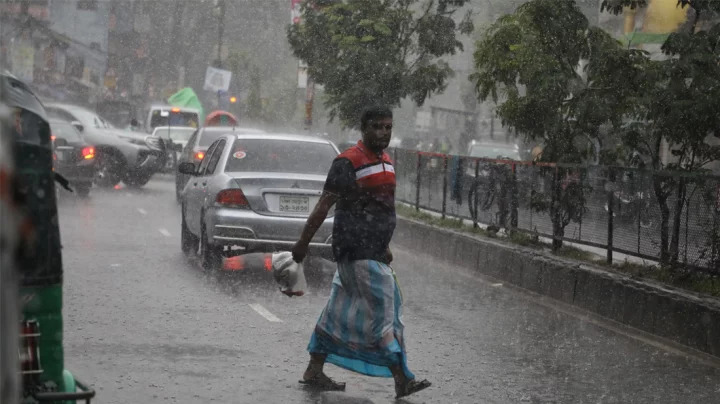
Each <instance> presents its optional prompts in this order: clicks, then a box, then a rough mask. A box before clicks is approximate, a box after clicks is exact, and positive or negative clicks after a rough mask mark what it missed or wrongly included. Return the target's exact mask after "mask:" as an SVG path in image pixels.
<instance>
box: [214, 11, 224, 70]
mask: <svg viewBox="0 0 720 404" xmlns="http://www.w3.org/2000/svg"><path fill="white" fill-rule="evenodd" d="M215 1H216V4H217V8H218V53H217V59H218V66H217V67H218V69H221V68H222V43H223V30H224V29H225V0H215Z"/></svg>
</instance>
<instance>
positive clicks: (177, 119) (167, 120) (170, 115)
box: [150, 109, 199, 128]
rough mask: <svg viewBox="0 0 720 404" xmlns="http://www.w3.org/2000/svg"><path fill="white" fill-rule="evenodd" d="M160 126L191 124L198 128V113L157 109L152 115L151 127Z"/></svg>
mask: <svg viewBox="0 0 720 404" xmlns="http://www.w3.org/2000/svg"><path fill="white" fill-rule="evenodd" d="M158 126H191V127H194V128H197V127H198V126H199V122H198V115H197V113H195V112H185V111H181V112H172V111H170V110H167V109H164V110H159V109H156V110H154V111H153V112H152V114H151V116H150V127H151V128H157V127H158Z"/></svg>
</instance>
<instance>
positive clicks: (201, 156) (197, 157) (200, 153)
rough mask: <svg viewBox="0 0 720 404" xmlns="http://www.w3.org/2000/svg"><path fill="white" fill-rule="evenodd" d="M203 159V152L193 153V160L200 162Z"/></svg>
mask: <svg viewBox="0 0 720 404" xmlns="http://www.w3.org/2000/svg"><path fill="white" fill-rule="evenodd" d="M204 157H205V152H201V151H199V152H195V160H197V161H202V159H203V158H204Z"/></svg>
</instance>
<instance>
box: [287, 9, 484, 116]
mask: <svg viewBox="0 0 720 404" xmlns="http://www.w3.org/2000/svg"><path fill="white" fill-rule="evenodd" d="M466 2H467V0H424V1H420V0H362V1H360V0H348V1H334V2H328V1H324V2H323V4H312V1H310V2H305V4H304V6H303V9H302V21H303V22H302V23H301V24H295V25H291V26H290V27H288V32H287V36H288V40H289V42H290V46H291V48H292V50H293V53H294V55H295V56H296V57H298V58H299V59H301V60H304V61H305V62H306V63H307V64H308V72H309V75H310V77H312V79H313V80H314V81H315V82H316V83H318V84H322V85H324V87H325V97H326V98H325V105H326V107H327V108H328V110H329V115H330V119H331V120H332V119H333V118H335V117H339V118H340V121H341V122H342V123H343V125H345V126H346V127H355V126H357V122H358V117H359V114H360V112H361V111H362V109H363V108H365V107H366V106H367V105H369V104H378V103H383V104H387V105H398V104H399V102H400V100H401V99H403V98H405V97H407V96H410V97H411V98H412V99H413V100H414V101H415V102H416V103H417V104H422V103H423V102H424V100H425V99H426V97H427V96H428V95H429V94H431V93H433V92H437V91H442V90H443V89H444V88H445V86H446V80H447V78H448V76H450V74H451V73H452V70H451V69H450V67H449V66H448V64H447V63H446V62H444V61H443V60H441V59H440V58H441V57H442V56H445V55H448V54H454V53H455V52H456V51H458V50H462V44H461V43H460V41H458V40H457V35H458V34H467V33H470V32H471V31H472V23H471V22H470V18H469V17H470V14H469V12H468V14H467V15H466V16H465V18H464V19H463V20H462V22H460V23H457V22H456V20H455V13H456V12H457V11H458V9H459V8H460V7H462V6H463V5H464V4H465V3H466Z"/></svg>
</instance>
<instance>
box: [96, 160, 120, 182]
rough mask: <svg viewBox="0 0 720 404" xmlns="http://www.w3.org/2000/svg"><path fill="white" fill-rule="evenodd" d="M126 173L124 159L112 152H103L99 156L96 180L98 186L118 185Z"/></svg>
mask: <svg viewBox="0 0 720 404" xmlns="http://www.w3.org/2000/svg"><path fill="white" fill-rule="evenodd" d="M123 174H124V165H123V163H122V161H121V160H120V159H119V158H118V157H117V156H115V155H114V154H111V153H101V154H100V155H99V156H98V161H97V169H96V170H95V179H94V182H95V184H96V185H97V186H99V187H103V188H110V187H114V186H115V185H117V183H119V182H120V179H121V178H122V177H123Z"/></svg>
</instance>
